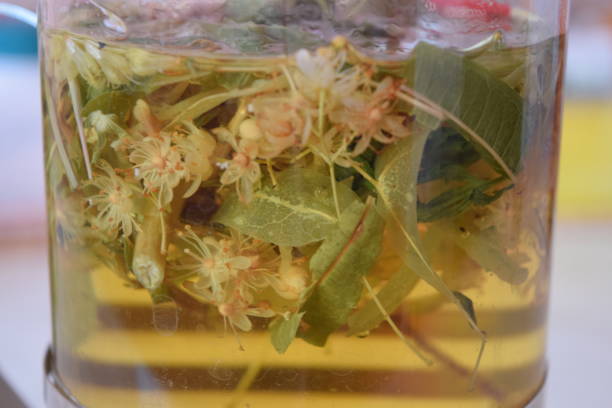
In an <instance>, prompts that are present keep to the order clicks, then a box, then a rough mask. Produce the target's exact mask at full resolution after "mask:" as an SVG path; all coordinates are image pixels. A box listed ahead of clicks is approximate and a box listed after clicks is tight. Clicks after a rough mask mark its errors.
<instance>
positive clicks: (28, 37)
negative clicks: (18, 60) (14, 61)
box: [0, 17, 38, 55]
mask: <svg viewBox="0 0 612 408" xmlns="http://www.w3.org/2000/svg"><path fill="white" fill-rule="evenodd" d="M37 47H38V46H37V41H36V29H34V28H32V27H30V26H29V25H27V24H24V23H22V22H19V21H15V20H12V19H9V18H4V17H0V55H1V54H4V55H6V54H9V55H35V54H36V52H37Z"/></svg>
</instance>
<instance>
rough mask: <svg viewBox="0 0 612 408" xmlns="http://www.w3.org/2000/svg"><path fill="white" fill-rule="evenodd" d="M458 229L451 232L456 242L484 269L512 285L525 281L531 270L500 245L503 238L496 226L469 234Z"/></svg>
mask: <svg viewBox="0 0 612 408" xmlns="http://www.w3.org/2000/svg"><path fill="white" fill-rule="evenodd" d="M458 231H459V229H457V228H456V229H455V231H454V232H453V233H452V234H451V236H452V237H453V238H454V242H455V243H456V244H457V245H458V246H459V247H460V248H461V249H463V250H464V251H465V252H466V253H467V254H468V256H469V257H470V258H472V259H473V260H474V261H475V262H477V263H478V264H479V265H480V266H481V267H482V268H483V269H485V270H487V271H489V272H492V273H494V274H495V275H497V277H498V278H499V279H501V280H503V281H504V282H507V283H509V284H511V285H520V284H521V283H523V282H525V280H526V279H527V276H528V275H529V271H528V270H527V269H526V268H523V267H521V266H520V265H518V264H517V262H516V261H514V260H513V259H512V257H510V256H509V255H508V254H507V253H506V251H505V250H504V249H503V248H502V247H501V246H500V243H501V242H503V240H502V239H501V238H500V237H499V235H498V234H497V231H496V229H495V228H494V227H491V228H488V229H486V230H483V231H480V232H470V233H469V234H461V233H459V232H458Z"/></svg>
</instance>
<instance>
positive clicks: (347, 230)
mask: <svg viewBox="0 0 612 408" xmlns="http://www.w3.org/2000/svg"><path fill="white" fill-rule="evenodd" d="M383 229H384V223H383V220H382V219H381V218H380V216H379V215H378V213H377V211H376V210H375V208H374V206H373V204H372V203H371V202H369V203H367V204H365V205H364V204H363V203H361V202H360V201H354V202H353V204H351V206H350V207H349V208H347V209H346V210H344V211H343V212H342V216H341V218H340V224H339V225H338V227H337V228H335V229H334V230H333V231H332V233H331V235H330V236H329V237H327V239H326V240H325V241H324V242H323V244H322V245H321V247H320V248H319V249H318V250H317V252H316V253H315V254H314V255H313V256H312V258H311V260H310V270H311V272H312V275H313V279H314V280H315V281H316V282H315V284H314V285H313V287H312V291H311V293H310V296H309V297H308V299H307V300H306V302H305V303H304V306H303V308H302V311H303V312H304V313H305V314H304V322H306V323H307V324H308V325H309V327H308V328H307V329H306V330H304V331H302V332H300V333H299V336H300V337H301V338H303V339H304V340H306V341H307V342H309V343H311V344H314V345H316V346H324V345H325V343H326V341H327V338H328V337H329V335H330V334H331V333H332V332H334V331H335V330H337V329H338V328H339V327H340V326H342V325H343V324H345V323H346V321H347V319H348V317H349V315H350V313H351V312H352V310H353V309H354V308H355V306H356V305H357V302H358V301H359V299H360V298H361V295H362V292H363V281H362V279H361V278H362V277H364V276H365V275H366V274H367V273H368V272H369V271H370V269H371V268H372V266H373V265H374V263H375V261H376V258H377V257H378V254H379V252H380V249H381V244H382V233H383Z"/></svg>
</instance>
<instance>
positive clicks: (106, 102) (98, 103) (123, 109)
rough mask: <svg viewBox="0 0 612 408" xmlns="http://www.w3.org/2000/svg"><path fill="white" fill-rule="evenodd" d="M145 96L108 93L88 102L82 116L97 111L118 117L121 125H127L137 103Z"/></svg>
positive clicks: (115, 92) (117, 92)
mask: <svg viewBox="0 0 612 408" xmlns="http://www.w3.org/2000/svg"><path fill="white" fill-rule="evenodd" d="M143 96H144V95H143V94H141V93H128V92H122V91H110V92H106V93H103V94H101V95H99V96H98V97H96V98H94V99H91V100H90V101H89V102H87V104H86V105H85V107H83V110H82V112H81V114H82V115H83V117H86V116H89V115H90V114H91V113H93V112H95V111H100V112H102V113H104V114H107V115H109V114H113V115H117V119H118V120H119V123H120V124H125V123H126V122H127V120H128V118H129V117H130V115H131V113H132V109H133V108H134V105H135V104H136V101H137V100H138V99H140V98H142V97H143Z"/></svg>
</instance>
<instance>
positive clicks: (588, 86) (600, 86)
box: [566, 26, 612, 97]
mask: <svg viewBox="0 0 612 408" xmlns="http://www.w3.org/2000/svg"><path fill="white" fill-rule="evenodd" d="M566 81H567V92H568V94H569V95H570V96H578V97H606V96H608V97H609V96H612V32H611V31H610V30H609V29H606V28H604V27H601V26H600V27H598V26H593V27H579V26H576V27H574V28H573V31H572V32H571V35H570V36H569V43H568V54H567V77H566Z"/></svg>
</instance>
